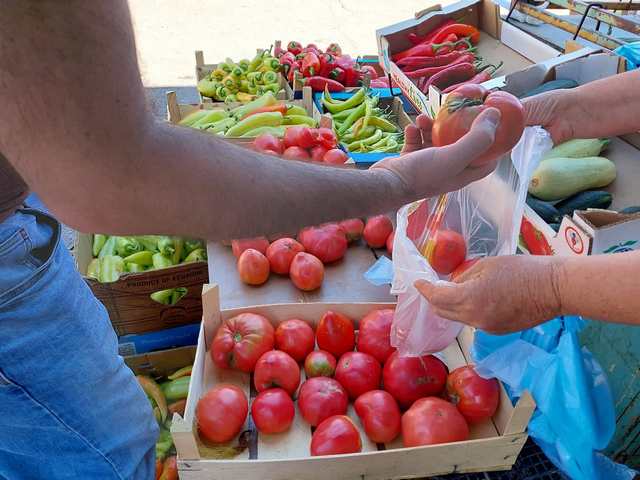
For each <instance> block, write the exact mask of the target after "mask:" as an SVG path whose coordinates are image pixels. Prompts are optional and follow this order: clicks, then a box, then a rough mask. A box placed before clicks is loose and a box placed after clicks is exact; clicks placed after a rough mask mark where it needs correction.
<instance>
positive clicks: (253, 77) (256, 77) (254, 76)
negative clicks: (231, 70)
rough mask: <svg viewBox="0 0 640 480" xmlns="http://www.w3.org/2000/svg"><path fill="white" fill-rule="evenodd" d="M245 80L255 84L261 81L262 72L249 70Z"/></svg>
mask: <svg viewBox="0 0 640 480" xmlns="http://www.w3.org/2000/svg"><path fill="white" fill-rule="evenodd" d="M247 80H248V81H249V82H251V83H252V84H253V85H257V84H259V83H260V82H261V81H262V72H249V73H247Z"/></svg>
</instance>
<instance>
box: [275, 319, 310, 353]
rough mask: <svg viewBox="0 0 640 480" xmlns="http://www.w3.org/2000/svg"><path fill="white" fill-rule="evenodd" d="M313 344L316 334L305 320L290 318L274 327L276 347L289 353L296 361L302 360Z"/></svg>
mask: <svg viewBox="0 0 640 480" xmlns="http://www.w3.org/2000/svg"><path fill="white" fill-rule="evenodd" d="M315 345H316V336H315V334H314V333H313V328H311V327H310V326H309V324H308V323H307V322H304V321H302V320H298V319H297V318H292V319H291V320H285V321H284V322H282V323H281V324H280V325H278V328H276V348H277V349H278V350H282V351H283V352H286V353H288V354H289V355H291V357H292V358H293V359H294V360H295V361H296V362H301V361H303V360H304V359H305V358H306V356H307V355H308V354H309V352H311V351H313V348H314V347H315Z"/></svg>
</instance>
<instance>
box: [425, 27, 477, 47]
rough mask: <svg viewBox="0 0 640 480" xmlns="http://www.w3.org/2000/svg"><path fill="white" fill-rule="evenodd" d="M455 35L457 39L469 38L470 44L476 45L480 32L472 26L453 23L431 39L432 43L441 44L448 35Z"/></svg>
mask: <svg viewBox="0 0 640 480" xmlns="http://www.w3.org/2000/svg"><path fill="white" fill-rule="evenodd" d="M452 33H453V34H455V35H456V36H458V37H469V38H470V40H471V43H473V44H474V45H476V44H477V43H478V42H479V41H480V32H479V31H478V29H477V28H476V27H474V26H473V25H465V24H464V23H454V24H453V25H448V26H447V27H445V28H443V29H442V30H441V31H440V32H438V34H437V35H436V36H435V37H433V43H439V42H442V41H443V40H444V39H445V38H447V36H448V35H451V34H452Z"/></svg>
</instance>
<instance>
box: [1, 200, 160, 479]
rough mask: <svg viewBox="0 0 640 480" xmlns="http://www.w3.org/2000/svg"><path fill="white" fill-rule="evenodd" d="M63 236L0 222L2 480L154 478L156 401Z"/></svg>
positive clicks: (20, 222)
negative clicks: (126, 357) (128, 361)
mask: <svg viewBox="0 0 640 480" xmlns="http://www.w3.org/2000/svg"><path fill="white" fill-rule="evenodd" d="M60 230H61V227H60V224H59V223H58V222H57V221H56V220H55V219H53V218H52V217H50V216H49V215H48V214H46V213H44V212H42V211H40V210H33V209H24V210H20V211H18V212H17V213H15V214H14V215H13V216H11V217H10V218H8V219H7V220H5V221H4V222H2V223H0V479H3V480H4V479H11V480H13V479H39V478H47V479H67V478H69V479H71V478H73V479H101V480H102V479H145V480H147V479H152V478H154V475H155V465H154V464H155V448H154V444H155V441H156V438H157V435H158V427H157V424H156V422H155V419H154V417H153V414H152V412H151V407H150V404H149V401H148V399H147V398H146V396H145V394H144V392H143V391H142V389H141V388H140V387H139V385H138V382H137V381H136V380H135V378H134V376H133V374H132V372H131V370H129V368H128V367H127V366H126V365H125V364H124V362H123V360H122V358H121V357H119V356H118V355H117V339H116V336H115V333H114V332H113V329H112V328H111V324H110V322H109V318H108V316H107V313H106V310H105V309H104V307H103V306H102V304H101V303H100V302H99V301H98V300H97V299H96V298H95V297H94V296H93V294H92V293H91V290H90V289H89V287H88V286H87V285H86V283H85V282H84V281H83V280H82V278H81V277H80V275H79V274H78V272H77V270H76V268H75V264H74V262H73V259H72V258H71V255H70V254H69V252H68V251H67V249H66V248H65V247H64V245H62V242H61V241H60Z"/></svg>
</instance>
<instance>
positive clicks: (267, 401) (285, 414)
mask: <svg viewBox="0 0 640 480" xmlns="http://www.w3.org/2000/svg"><path fill="white" fill-rule="evenodd" d="M295 414H296V409H295V407H294V405H293V400H291V397H290V396H289V394H288V393H287V392H285V391H284V390H283V389H281V388H270V389H269V390H265V391H263V392H260V393H259V394H258V396H257V397H256V398H255V400H254V401H253V403H252V404H251V417H252V418H253V422H254V423H255V424H256V427H257V428H258V430H259V431H260V433H282V432H285V431H287V430H289V427H290V426H291V424H292V423H293V417H294V416H295Z"/></svg>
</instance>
